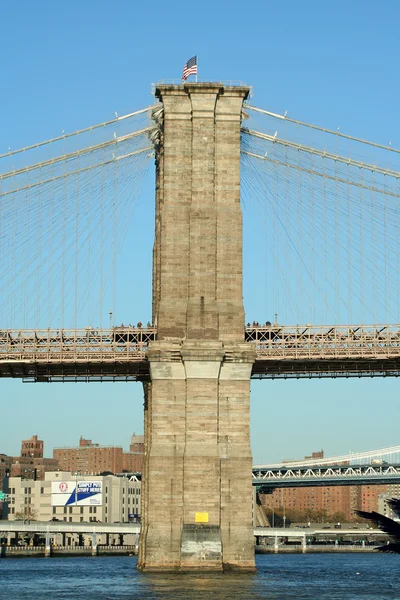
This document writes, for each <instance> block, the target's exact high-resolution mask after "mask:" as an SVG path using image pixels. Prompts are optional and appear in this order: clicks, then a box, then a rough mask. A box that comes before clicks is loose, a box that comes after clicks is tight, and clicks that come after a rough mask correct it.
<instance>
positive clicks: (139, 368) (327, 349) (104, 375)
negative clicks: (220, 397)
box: [0, 324, 400, 381]
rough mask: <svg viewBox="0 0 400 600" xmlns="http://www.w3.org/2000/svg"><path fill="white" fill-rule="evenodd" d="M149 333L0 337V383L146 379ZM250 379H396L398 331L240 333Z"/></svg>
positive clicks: (4, 333)
mask: <svg viewBox="0 0 400 600" xmlns="http://www.w3.org/2000/svg"><path fill="white" fill-rule="evenodd" d="M156 337H157V330H156V328H154V327H114V328H111V329H101V330H100V329H94V328H89V327H87V328H85V329H70V330H67V329H58V330H54V329H45V330H10V329H8V330H0V377H19V378H23V379H25V380H28V381H29V380H32V381H49V380H53V381H56V380H66V381H68V380H73V381H75V380H90V381H95V380H99V379H101V380H107V379H108V380H113V381H126V380H140V379H143V378H147V377H148V375H149V367H148V361H147V348H148V344H149V342H151V341H152V340H155V339H156ZM245 340H246V342H248V343H251V344H254V346H255V349H256V361H255V364H254V366H253V372H252V377H253V378H287V377H349V376H357V377H361V376H385V377H386V376H395V377H397V376H399V375H400V325H352V326H309V325H307V326H273V325H264V326H260V325H258V324H255V325H252V326H247V327H246V328H245Z"/></svg>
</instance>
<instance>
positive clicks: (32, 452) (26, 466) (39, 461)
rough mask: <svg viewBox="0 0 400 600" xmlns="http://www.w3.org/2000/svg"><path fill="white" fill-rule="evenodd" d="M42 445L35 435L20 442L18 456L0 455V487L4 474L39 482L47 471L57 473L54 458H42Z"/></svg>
mask: <svg viewBox="0 0 400 600" xmlns="http://www.w3.org/2000/svg"><path fill="white" fill-rule="evenodd" d="M43 455H44V443H43V440H39V439H38V436H37V435H33V436H32V437H31V438H29V440H22V442H21V453H20V455H19V456H7V455H6V454H0V487H1V482H2V481H3V479H4V477H5V476H6V474H9V475H10V476H11V477H22V478H24V479H34V480H38V481H41V480H43V479H44V474H45V473H46V472H48V471H57V470H58V462H57V460H55V459H54V458H44V456H43Z"/></svg>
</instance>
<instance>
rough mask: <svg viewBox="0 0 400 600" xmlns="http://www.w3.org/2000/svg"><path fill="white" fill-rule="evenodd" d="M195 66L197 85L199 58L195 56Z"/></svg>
mask: <svg viewBox="0 0 400 600" xmlns="http://www.w3.org/2000/svg"><path fill="white" fill-rule="evenodd" d="M196 65H197V69H196V83H197V73H198V72H199V57H198V56H197V54H196Z"/></svg>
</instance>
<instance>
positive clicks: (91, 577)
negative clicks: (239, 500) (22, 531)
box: [0, 554, 400, 600]
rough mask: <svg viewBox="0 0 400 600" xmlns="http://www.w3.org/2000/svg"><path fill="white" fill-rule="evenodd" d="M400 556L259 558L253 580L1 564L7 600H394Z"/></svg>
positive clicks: (121, 562) (95, 562)
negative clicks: (160, 599)
mask: <svg viewBox="0 0 400 600" xmlns="http://www.w3.org/2000/svg"><path fill="white" fill-rule="evenodd" d="M399 566H400V556H398V555H383V554H322V555H319V554H305V555H293V554H292V555H279V554H278V555H259V556H257V568H258V573H257V574H256V575H234V574H225V575H219V574H217V575H199V574H190V575H162V574H148V573H146V574H143V573H140V572H138V571H137V570H136V558H135V557H129V556H127V557H96V558H91V557H82V558H76V557H75V558H20V559H12V558H8V559H7V558H5V559H0V590H1V598H6V599H7V600H28V599H29V600H49V599H51V600H83V599H84V600H92V599H96V600H136V599H138V600H139V599H140V600H158V599H159V598H162V599H168V600H180V599H184V600H206V599H207V600H210V599H214V598H215V599H218V600H258V599H266V600H311V599H318V600H336V599H337V600H339V599H340V600H360V599H363V598H365V599H369V600H399V599H400V569H399Z"/></svg>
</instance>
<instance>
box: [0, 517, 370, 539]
mask: <svg viewBox="0 0 400 600" xmlns="http://www.w3.org/2000/svg"><path fill="white" fill-rule="evenodd" d="M7 533H45V534H46V533H47V534H55V533H71V534H72V533H75V534H79V533H80V534H86V535H88V534H92V535H96V534H97V535H101V534H106V533H109V534H116V535H124V534H138V533H140V524H139V523H64V522H55V521H33V522H31V523H22V522H21V521H1V520H0V537H4V535H2V534H7ZM332 533H340V535H346V534H353V535H354V534H357V535H371V533H374V534H375V533H382V532H381V531H380V530H379V529H373V530H371V529H340V530H336V529H310V528H309V527H308V528H305V529H300V528H296V529H293V528H289V527H286V528H277V527H275V528H272V527H255V528H254V536H260V537H265V536H267V537H276V536H277V537H293V538H304V536H305V535H307V536H313V535H332Z"/></svg>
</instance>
